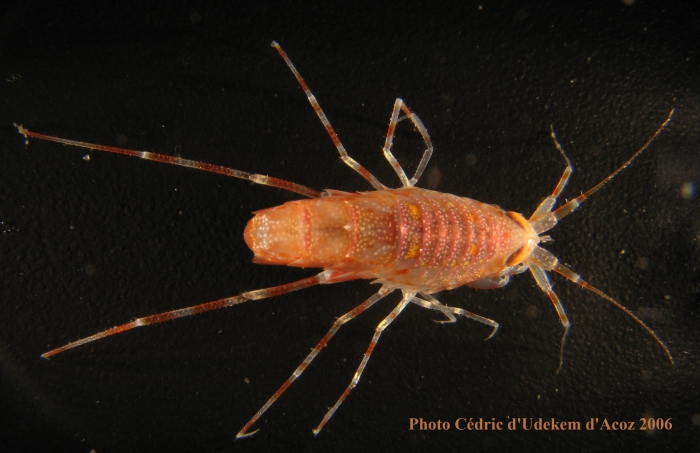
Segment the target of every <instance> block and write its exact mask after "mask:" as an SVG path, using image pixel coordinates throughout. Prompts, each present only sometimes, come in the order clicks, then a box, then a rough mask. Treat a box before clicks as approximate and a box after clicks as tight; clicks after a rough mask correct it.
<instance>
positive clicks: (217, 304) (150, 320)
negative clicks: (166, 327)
mask: <svg viewBox="0 0 700 453" xmlns="http://www.w3.org/2000/svg"><path fill="white" fill-rule="evenodd" d="M325 281H326V274H325V272H321V273H320V274H317V275H315V276H313V277H309V278H305V279H303V280H299V281H296V282H292V283H287V284H285V285H280V286H273V287H272V288H266V289H259V290H256V291H248V292H246V293H243V294H241V295H239V296H234V297H228V298H226V299H219V300H215V301H212V302H206V303H203V304H199V305H194V306H192V307H187V308H180V309H178V310H171V311H166V312H164V313H158V314H155V315H150V316H146V317H143V318H138V319H135V320H133V321H131V322H128V323H126V324H122V325H120V326H116V327H112V328H111V329H107V330H105V331H103V332H100V333H96V334H94V335H91V336H89V337H85V338H82V339H80V340H77V341H74V342H72V343H68V344H67V345H65V346H61V347H60V348H56V349H52V350H51V351H49V352H45V353H44V354H42V355H41V357H43V358H45V359H48V358H50V357H52V356H54V355H56V354H60V353H62V352H65V351H67V350H69V349H73V348H75V347H78V346H81V345H84V344H85V343H90V342H92V341H95V340H100V339H102V338H105V337H109V336H111V335H116V334H118V333H122V332H126V331H127V330H131V329H134V328H136V327H142V326H147V325H149V324H156V323H159V322H165V321H172V320H173V319H177V318H182V317H184V316H190V315H196V314H199V313H204V312H205V311H210V310H216V309H218V308H224V307H230V306H232V305H237V304H240V303H243V302H247V301H249V300H258V299H265V298H268V297H274V296H279V295H282V294H287V293H291V292H292V291H297V290H300V289H304V288H308V287H309V286H314V285H318V284H321V283H324V282H325Z"/></svg>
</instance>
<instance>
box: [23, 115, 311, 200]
mask: <svg viewBox="0 0 700 453" xmlns="http://www.w3.org/2000/svg"><path fill="white" fill-rule="evenodd" d="M15 127H16V128H17V130H18V131H19V133H20V134H22V135H24V139H25V143H26V144H29V137H32V138H37V139H40V140H46V141H50V142H56V143H60V144H62V145H68V146H76V147H78V148H86V149H91V150H93V151H105V152H108V153H114V154H124V155H127V156H133V157H139V158H141V159H145V160H153V161H156V162H162V163H165V164H171V165H179V166H181V167H189V168H194V169H196V170H203V171H208V172H211V173H217V174H219V175H224V176H232V177H234V178H239V179H245V180H247V181H251V182H254V183H255V184H261V185H264V186H271V187H277V188H278V189H284V190H288V191H289V192H295V193H298V194H301V195H304V196H307V197H309V198H319V197H320V196H321V195H322V192H319V191H318V190H314V189H310V188H308V187H305V186H302V185H300V184H296V183H293V182H290V181H285V180H283V179H277V178H273V177H271V176H265V175H258V174H253V173H248V172H245V171H241V170H235V169H233V168H228V167H221V166H219V165H213V164H208V163H206V162H199V161H195V160H189V159H183V158H181V157H177V156H168V155H167V154H157V153H151V152H148V151H135V150H131V149H124V148H116V147H113V146H105V145H97V144H94V143H86V142H79V141H76V140H67V139H65V138H59V137H53V136H51V135H44V134H40V133H38V132H33V131H30V130H28V129H25V128H24V127H22V126H20V125H18V124H15Z"/></svg>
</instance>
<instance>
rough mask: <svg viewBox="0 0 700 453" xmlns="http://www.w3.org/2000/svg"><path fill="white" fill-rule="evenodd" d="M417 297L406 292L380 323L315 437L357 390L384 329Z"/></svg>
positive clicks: (316, 430) (315, 430)
mask: <svg viewBox="0 0 700 453" xmlns="http://www.w3.org/2000/svg"><path fill="white" fill-rule="evenodd" d="M415 295H416V293H414V292H411V291H406V290H404V292H403V298H402V299H401V302H399V304H398V305H397V306H396V308H394V310H392V312H391V313H389V315H388V316H387V317H386V318H384V319H383V320H382V322H380V323H379V325H378V326H377V328H376V329H375V330H374V335H373V336H372V341H370V343H369V347H368V348H367V351H365V355H364V357H362V361H361V362H360V366H358V367H357V371H355V375H354V376H353V377H352V380H351V381H350V384H349V385H348V387H347V388H346V389H345V391H344V392H343V394H342V395H340V398H338V401H336V402H335V404H334V405H333V407H331V408H330V409H329V410H328V412H326V415H325V416H324V417H323V420H321V423H319V424H318V426H317V427H316V429H314V430H313V433H314V435H317V434H318V433H320V432H321V430H322V429H323V427H324V426H325V425H326V423H328V420H330V419H331V417H332V416H333V414H334V413H335V411H336V410H338V408H339V407H340V405H341V404H343V401H345V398H347V396H348V395H349V394H350V391H351V390H352V389H354V388H355V386H356V385H357V383H358V382H359V381H360V376H362V372H363V371H364V370H365V367H366V366H367V362H368V361H369V358H370V356H371V355H372V351H374V347H375V346H377V342H378V341H379V337H380V336H381V335H382V332H384V329H386V328H387V327H388V326H389V324H391V323H392V321H393V320H394V319H396V317H397V316H398V315H399V314H400V313H401V312H402V311H403V309H404V308H406V306H407V305H408V304H409V303H410V302H411V299H413V298H414V297H415Z"/></svg>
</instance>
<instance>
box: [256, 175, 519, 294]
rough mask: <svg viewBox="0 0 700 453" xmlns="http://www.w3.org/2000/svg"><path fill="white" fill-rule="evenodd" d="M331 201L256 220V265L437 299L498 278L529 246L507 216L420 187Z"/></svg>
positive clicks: (268, 212) (280, 209)
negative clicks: (365, 281)
mask: <svg viewBox="0 0 700 453" xmlns="http://www.w3.org/2000/svg"><path fill="white" fill-rule="evenodd" d="M331 194H332V195H331V196H328V197H325V198H319V199H312V200H299V201H293V202H289V203H285V204H284V205H281V206H277V207H275V208H270V209H265V210H263V211H258V212H256V213H255V214H256V216H255V217H254V218H253V219H252V220H251V221H250V222H249V223H248V226H247V227H246V231H245V235H244V237H245V240H246V243H247V244H248V246H249V247H250V248H251V250H253V252H254V253H255V259H254V261H255V262H257V263H263V264H265V263H266V264H286V265H290V266H298V267H323V268H326V269H328V270H330V271H332V274H331V275H332V279H333V281H340V280H349V279H353V278H369V279H377V280H379V281H381V282H382V283H384V284H387V285H390V286H396V287H399V288H405V289H408V288H413V289H418V290H421V291H427V292H431V291H439V290H441V289H449V288H454V287H457V286H461V285H465V284H469V283H474V282H477V281H479V280H481V279H483V278H488V277H495V276H497V275H498V274H499V273H500V272H501V271H503V269H505V268H506V267H507V266H506V265H505V262H506V260H507V259H508V257H509V256H510V255H511V254H512V253H514V252H515V251H517V250H518V249H519V248H520V247H522V245H523V243H524V241H525V240H526V235H525V231H524V230H523V228H522V227H521V226H519V225H518V224H517V223H516V222H514V221H513V220H512V219H511V218H510V217H508V215H507V214H506V212H505V211H503V210H502V209H501V208H499V207H497V206H493V205H488V204H484V203H480V202H478V201H475V200H472V199H469V198H462V197H457V196H454V195H450V194H445V193H440V192H433V191H430V190H425V189H419V188H415V187H411V188H401V189H387V190H379V191H375V192H367V193H356V194H350V193H338V192H331Z"/></svg>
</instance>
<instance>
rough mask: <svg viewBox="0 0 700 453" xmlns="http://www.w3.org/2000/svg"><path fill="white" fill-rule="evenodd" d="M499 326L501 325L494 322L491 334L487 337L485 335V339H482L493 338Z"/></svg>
mask: <svg viewBox="0 0 700 453" xmlns="http://www.w3.org/2000/svg"><path fill="white" fill-rule="evenodd" d="M500 327H501V325H500V324H496V327H494V328H493V331H492V332H491V335H489V336H488V337H486V339H485V340H484V341H487V340H490V339H491V338H493V336H494V335H496V332H498V329H499V328H500Z"/></svg>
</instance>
